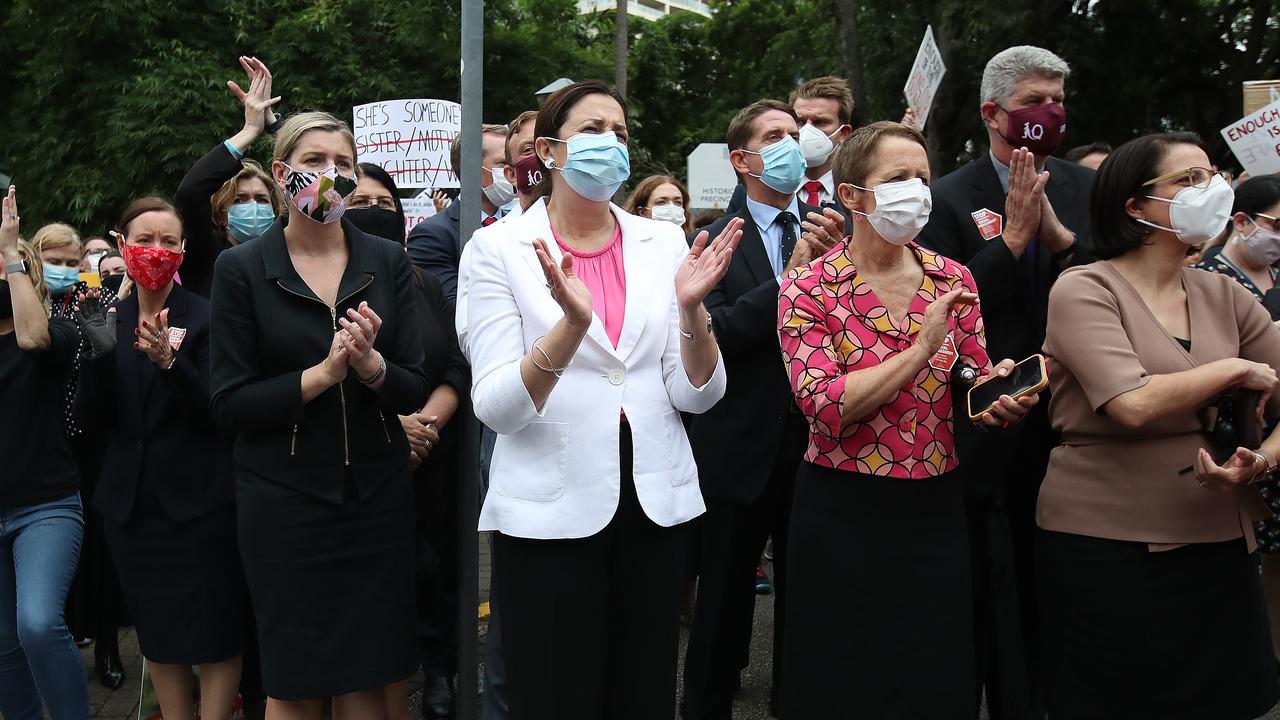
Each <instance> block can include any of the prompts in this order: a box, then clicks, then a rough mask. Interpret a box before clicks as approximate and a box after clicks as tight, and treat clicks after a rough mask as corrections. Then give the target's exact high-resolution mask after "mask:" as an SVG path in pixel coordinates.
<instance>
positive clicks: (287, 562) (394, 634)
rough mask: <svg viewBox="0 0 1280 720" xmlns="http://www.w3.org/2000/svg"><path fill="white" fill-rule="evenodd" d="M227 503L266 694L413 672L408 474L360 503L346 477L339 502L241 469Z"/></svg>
mask: <svg viewBox="0 0 1280 720" xmlns="http://www.w3.org/2000/svg"><path fill="white" fill-rule="evenodd" d="M348 475H350V474H348ZM236 501H237V504H238V507H239V517H240V553H241V556H242V557H243V559H244V569H245V575H246V577H247V578H248V581H249V592H250V594H251V595H252V597H253V610H254V614H255V617H256V619H257V624H258V643H259V647H260V648H261V650H262V684H263V688H264V689H265V690H266V692H267V695H269V696H270V697H273V698H276V699H279V700H309V699H315V698H325V697H334V696H337V695H345V694H347V693H352V692H358V691H361V690H370V689H373V688H378V687H382V686H384V685H389V684H391V683H394V682H398V681H400V680H404V679H405V678H407V677H409V676H410V675H412V674H413V673H414V671H415V670H417V668H418V658H417V651H416V648H415V645H416V641H415V632H414V624H415V610H414V550H415V547H414V542H415V541H414V517H413V515H414V512H413V510H414V501H413V489H412V487H411V485H410V481H409V473H408V468H407V467H406V468H405V471H404V472H403V473H400V474H398V475H397V476H396V477H394V478H391V479H389V480H387V481H386V482H385V483H384V484H383V485H382V487H381V488H379V489H378V490H377V491H375V492H374V493H373V494H372V495H370V496H369V497H368V498H366V499H364V500H361V499H360V498H359V497H358V495H357V494H356V493H355V492H354V483H353V481H352V479H351V477H350V476H348V478H347V492H346V493H345V500H344V502H342V503H341V504H336V503H331V502H328V501H325V500H320V499H318V498H315V497H311V496H309V495H304V494H302V493H299V492H297V491H295V490H293V489H290V488H288V487H286V486H284V485H281V484H279V483H275V482H272V481H270V480H268V479H266V478H263V477H261V476H259V475H256V474H254V473H251V472H249V471H247V470H245V469H244V468H243V467H241V468H238V469H237V478H236Z"/></svg>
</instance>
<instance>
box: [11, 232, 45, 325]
mask: <svg viewBox="0 0 1280 720" xmlns="http://www.w3.org/2000/svg"><path fill="white" fill-rule="evenodd" d="M18 257H19V258H20V259H22V260H25V261H26V263H27V277H29V278H31V286H32V287H34V288H35V289H36V297H38V298H40V304H41V305H42V306H43V307H44V312H45V314H46V315H47V314H48V313H49V288H48V287H46V286H45V284H44V265H43V264H42V263H41V262H40V254H39V253H37V252H36V250H35V248H33V247H31V244H30V243H28V242H26V241H25V240H21V239H20V240H18Z"/></svg>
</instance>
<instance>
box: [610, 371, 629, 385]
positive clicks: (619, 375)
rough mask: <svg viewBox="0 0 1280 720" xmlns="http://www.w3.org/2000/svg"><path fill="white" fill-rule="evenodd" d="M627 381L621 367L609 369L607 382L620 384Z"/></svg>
mask: <svg viewBox="0 0 1280 720" xmlns="http://www.w3.org/2000/svg"><path fill="white" fill-rule="evenodd" d="M626 381H627V372H626V371H625V370H622V369H621V368H619V369H617V370H610V371H609V384H610V385H621V384H622V383H624V382H626Z"/></svg>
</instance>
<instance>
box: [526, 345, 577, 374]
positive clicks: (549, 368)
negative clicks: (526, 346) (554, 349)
mask: <svg viewBox="0 0 1280 720" xmlns="http://www.w3.org/2000/svg"><path fill="white" fill-rule="evenodd" d="M544 337H546V335H542V336H540V337H539V338H538V339H537V340H534V341H533V349H534V350H537V351H538V352H539V353H542V357H543V359H545V360H546V361H547V364H546V366H544V365H542V363H539V362H538V358H537V357H536V356H534V355H530V356H529V361H530V362H532V363H533V366H534V367H536V368H538V369H539V370H541V371H543V372H549V373H551V374H552V375H555V376H556V377H561V376H563V375H564V371H565V370H568V369H569V368H570V366H572V365H573V358H570V359H569V364H568V365H565V366H564V367H559V368H558V367H556V366H555V365H556V364H555V363H554V362H552V361H551V356H550V355H548V354H547V351H546V350H543V349H542V346H541V345H539V344H538V343H540V342H542V338H544Z"/></svg>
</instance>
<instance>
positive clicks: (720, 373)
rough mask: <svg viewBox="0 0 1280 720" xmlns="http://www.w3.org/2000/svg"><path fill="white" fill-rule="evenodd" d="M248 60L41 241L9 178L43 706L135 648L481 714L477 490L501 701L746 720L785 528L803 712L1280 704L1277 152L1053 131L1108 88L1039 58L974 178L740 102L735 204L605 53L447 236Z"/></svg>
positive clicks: (29, 546) (351, 144) (263, 676)
mask: <svg viewBox="0 0 1280 720" xmlns="http://www.w3.org/2000/svg"><path fill="white" fill-rule="evenodd" d="M240 64H241V67H242V69H243V70H244V72H245V73H246V75H247V77H248V81H249V86H248V88H247V89H244V88H242V87H241V86H240V85H239V84H237V83H235V82H230V83H228V88H229V90H230V91H231V93H232V94H233V96H234V97H235V99H236V100H237V101H238V102H239V103H241V104H242V105H243V109H244V125H243V127H242V128H240V129H239V130H238V131H237V132H235V133H234V134H231V135H230V136H229V137H228V138H227V139H225V140H223V141H219V142H217V143H216V144H215V145H214V146H213V147H212V149H211V150H210V151H209V153H207V154H206V155H205V156H204V157H202V158H199V159H198V160H195V162H194V164H193V165H192V167H191V170H190V171H189V172H188V173H187V175H186V177H184V178H183V180H182V182H181V184H180V185H179V187H178V188H177V189H176V191H175V193H174V194H173V198H172V200H168V199H165V198H162V197H154V196H143V197H138V198H136V199H135V200H133V201H132V202H131V203H130V204H129V205H128V207H126V208H125V209H124V210H123V212H122V214H121V216H120V219H119V222H118V223H117V224H116V225H115V226H114V227H113V228H112V229H111V231H110V232H108V233H106V234H105V235H103V236H93V237H88V238H84V239H82V238H81V236H80V235H79V233H78V232H77V230H76V229H75V228H72V227H70V226H68V225H65V224H59V223H53V224H48V225H45V226H43V227H40V228H38V229H35V230H34V231H33V232H31V233H30V234H29V235H28V236H26V237H27V238H29V239H24V236H23V235H22V234H21V233H22V230H23V228H22V225H21V214H20V212H19V195H18V191H17V188H16V187H9V188H8V189H7V193H6V194H5V197H4V198H3V206H2V208H0V253H2V254H3V270H4V274H3V279H0V409H3V412H2V413H0V415H2V416H3V419H2V420H0V454H3V455H4V456H5V457H6V458H7V459H8V460H9V468H10V471H9V472H6V473H4V474H2V475H0V715H3V717H4V718H6V720H36V719H38V718H41V717H43V716H44V713H46V712H47V713H48V715H49V716H50V717H52V718H54V720H82V719H84V718H88V717H89V703H88V689H87V684H86V680H87V678H86V677H85V671H84V667H83V665H82V662H81V657H80V653H79V650H78V648H77V644H79V643H88V642H92V643H93V644H94V652H95V660H96V663H95V668H94V669H95V674H96V676H97V678H96V679H97V681H98V682H100V683H102V684H104V685H107V686H109V687H119V686H120V685H121V684H122V683H123V682H124V679H125V676H126V674H127V671H126V669H125V668H124V667H123V665H122V663H121V662H120V657H119V650H118V645H117V643H118V633H119V628H120V627H125V626H133V627H135V628H136V631H137V636H138V643H139V646H140V649H141V652H142V654H143V656H144V657H145V658H146V659H147V661H148V668H149V673H150V676H151V678H152V681H153V683H154V686H155V688H156V694H157V697H158V699H159V702H160V705H161V708H162V712H163V714H164V717H166V718H168V719H169V720H182V719H183V718H195V717H197V707H196V704H195V702H194V700H193V694H194V688H195V685H196V679H197V671H198V686H199V693H198V694H199V710H198V716H199V717H203V718H205V719H206V720H212V719H216V718H229V717H231V715H232V713H233V712H235V711H236V709H237V708H238V707H243V709H244V711H245V712H246V714H247V715H249V716H251V717H252V716H258V717H262V716H265V717H266V718H270V719H271V720H295V719H296V720H320V718H322V717H323V716H324V715H325V712H326V710H325V707H326V704H330V705H331V708H332V710H331V712H332V717H334V718H338V719H340V720H350V719H359V720H366V719H369V718H385V719H386V720H405V719H407V718H408V717H409V716H410V708H409V704H408V689H409V682H410V678H411V677H412V676H413V675H414V674H415V673H416V672H418V671H419V670H421V672H422V675H423V682H424V688H423V694H422V698H423V699H422V714H423V716H424V717H427V718H450V717H453V716H454V712H455V708H454V700H455V698H454V694H455V688H454V685H453V678H454V676H455V675H456V673H457V671H458V668H457V664H458V653H457V637H456V635H457V633H456V627H455V618H456V617H457V607H458V603H459V601H460V600H466V599H460V598H459V597H458V591H457V586H456V571H457V564H458V558H457V554H458V552H457V546H456V536H457V530H458V522H459V518H458V516H457V512H456V506H457V501H458V493H459V492H460V491H461V492H469V491H471V488H472V486H471V484H470V482H471V480H473V479H474V478H475V477H476V475H477V474H478V475H479V477H480V484H481V487H480V492H481V493H482V497H483V505H482V510H481V514H480V519H479V526H478V527H477V528H476V530H478V531H480V532H489V533H492V534H493V535H492V536H493V543H492V548H493V590H492V606H491V617H490V626H489V632H488V636H487V640H486V647H485V666H484V671H485V682H484V687H485V694H484V698H483V701H484V707H483V717H484V718H485V719H486V720H506V719H508V718H509V719H512V720H553V719H554V720H605V719H606V718H607V719H608V720H627V719H635V720H658V719H661V720H668V719H669V718H672V717H675V716H677V714H678V715H679V716H680V717H683V718H685V719H686V720H727V719H728V718H731V717H732V716H733V703H734V697H735V694H736V693H737V692H738V690H739V688H740V686H741V678H742V672H743V671H744V670H745V669H746V668H747V667H748V666H749V665H751V664H752V662H753V659H752V658H751V654H750V649H749V645H750V640H751V636H752V625H753V622H754V619H755V593H756V589H757V587H759V578H760V576H761V575H763V573H764V571H763V570H762V569H761V567H760V564H761V557H762V555H763V554H764V553H765V552H766V546H767V545H768V546H769V547H770V548H771V550H770V551H769V552H770V555H771V559H772V563H773V565H772V568H773V573H774V574H773V578H772V583H771V587H772V588H773V590H774V592H775V593H776V601H775V603H774V605H773V608H774V616H773V647H772V653H771V655H772V657H771V658H756V659H755V660H754V662H757V663H764V664H765V665H766V667H765V668H764V669H763V670H762V671H763V672H764V673H765V674H766V675H767V676H768V677H769V678H770V683H769V684H770V706H771V710H772V713H773V714H774V715H775V716H776V717H779V718H783V719H784V720H813V719H814V718H897V717H927V718H976V717H977V716H978V713H979V707H980V706H981V705H982V704H983V703H984V699H985V705H986V707H987V709H988V712H989V715H990V717H991V718H993V719H995V720H1021V719H1023V718H1046V717H1047V718H1050V719H1051V720H1062V719H1065V720H1070V719H1072V718H1099V717H1128V718H1162V719H1164V718H1188V719H1191V718H1215V719H1224V720H1230V719H1232V718H1238V719H1240V720H1245V719H1247V718H1254V717H1257V716H1259V715H1262V714H1264V713H1265V712H1266V711H1267V710H1269V709H1270V708H1271V707H1272V706H1274V705H1275V704H1276V702H1277V701H1278V700H1280V681H1278V672H1277V667H1278V664H1280V663H1278V660H1277V658H1278V657H1280V560H1277V558H1280V520H1278V519H1276V517H1275V513H1276V512H1280V485H1277V480H1276V479H1275V470H1276V468H1277V458H1278V457H1280V434H1275V433H1274V429H1275V428H1276V424H1275V422H1274V421H1275V420H1276V418H1277V417H1280V395H1277V394H1275V392H1274V391H1275V389H1276V386H1277V384H1278V380H1277V369H1280V331H1277V322H1280V288H1278V287H1277V284H1276V279H1277V267H1278V265H1277V263H1280V178H1277V177H1276V176H1264V177H1255V178H1249V179H1247V180H1233V179H1232V178H1229V177H1227V176H1226V175H1225V174H1224V173H1220V172H1219V171H1218V169H1217V167H1216V166H1215V164H1214V162H1213V160H1212V159H1211V158H1210V157H1209V155H1208V153H1207V151H1206V148H1205V145H1204V143H1203V142H1202V141H1201V140H1200V138H1198V137H1196V136H1195V135H1193V134H1188V133H1178V132H1170V133H1160V134H1152V135H1146V136H1142V137H1138V138H1134V139H1131V140H1129V141H1127V142H1124V143H1123V144H1121V145H1119V146H1118V147H1116V148H1112V147H1111V146H1110V145H1108V144H1106V143H1102V142H1093V143H1089V144H1086V145H1081V146H1079V147H1077V148H1074V149H1072V150H1070V151H1069V152H1067V153H1065V158H1064V159H1059V158H1057V157H1055V155H1056V153H1058V152H1059V150H1061V149H1062V145H1063V141H1064V138H1065V135H1066V130H1067V110H1066V102H1065V98H1066V96H1067V87H1068V82H1069V78H1070V67H1069V65H1068V64H1067V63H1066V62H1065V61H1064V60H1063V59H1061V58H1059V57H1058V56H1056V55H1055V54H1053V53H1052V52H1050V51H1048V50H1045V49H1042V48H1037V47H1031V46H1018V47H1012V48H1009V49H1007V50H1005V51H1003V52H1001V53H999V54H997V55H996V56H994V57H993V58H991V60H990V61H989V62H988V63H987V65H986V67H985V70H984V72H983V76H982V82H981V87H980V88H979V93H978V94H979V98H978V105H977V110H978V114H979V117H980V119H981V121H982V122H983V123H984V124H985V127H986V130H987V135H988V138H989V146H988V147H989V149H988V150H985V151H983V152H981V153H980V154H979V156H978V157H977V158H975V159H974V160H973V161H972V162H970V163H969V164H967V165H965V166H963V167H961V168H959V169H957V170H955V171H954V172H951V173H949V174H947V175H944V176H942V177H937V178H935V177H934V173H933V170H932V168H931V166H930V162H929V155H928V143H927V141H926V138H925V136H924V135H923V134H922V133H921V132H920V130H919V129H918V128H917V127H916V124H917V123H916V117H915V113H914V112H913V111H912V110H910V109H908V110H907V111H906V113H905V115H904V116H903V117H902V119H901V121H900V122H897V121H887V120H886V121H879V122H872V123H870V124H868V125H865V126H862V127H855V125H854V122H853V110H854V107H853V97H852V93H851V91H850V88H849V85H848V84H847V82H845V81H844V80H842V79H840V78H834V77H824V78H816V79H812V80H808V81H806V82H804V83H802V84H801V85H800V86H798V87H797V88H796V89H795V91H794V92H793V93H792V95H791V96H790V98H789V99H788V101H786V102H783V101H781V100H777V99H762V100H759V101H757V102H754V103H752V104H750V105H748V106H746V107H744V108H742V109H741V110H740V111H739V112H738V113H737V114H736V115H735V116H734V117H733V119H732V121H731V122H730V123H729V125H728V127H727V128H726V130H725V138H726V142H727V144H728V150H729V162H730V164H731V165H732V167H733V169H734V171H735V173H736V174H737V177H738V180H739V184H738V187H737V189H736V192H735V193H734V196H733V199H732V201H731V202H730V203H729V205H728V207H726V208H725V209H724V210H722V211H713V212H704V213H699V214H697V215H694V214H693V213H692V211H691V208H690V201H689V193H688V191H687V190H686V188H685V186H684V185H683V184H682V183H681V181H680V180H679V179H678V178H676V177H674V176H672V175H667V174H659V175H653V176H649V177H645V178H639V179H635V178H632V176H631V161H630V156H629V153H628V147H627V146H628V140H629V135H630V126H629V124H628V109H627V99H626V98H625V97H623V96H622V95H620V94H618V93H617V92H616V91H615V90H614V89H612V88H611V87H610V86H608V85H606V84H604V83H601V82H596V81H585V82H577V83H572V84H570V85H568V86H567V87H564V88H561V89H560V90H558V91H556V92H555V93H553V94H552V95H550V97H548V98H547V99H546V100H545V101H544V102H543V103H542V104H541V106H540V107H538V108H536V109H532V108H531V109H530V110H528V111H526V112H523V113H521V114H520V115H519V116H517V117H516V118H515V119H514V120H512V121H511V122H510V123H508V124H505V125H497V124H494V125H484V126H483V128H482V132H481V138H480V139H481V145H482V147H481V161H480V164H479V165H478V166H475V167H470V166H466V165H464V163H463V162H462V153H461V140H460V139H459V140H455V141H454V144H453V147H452V149H451V150H452V152H451V161H452V165H453V170H454V171H455V172H456V173H457V175H458V176H459V177H460V178H462V179H463V180H464V182H470V181H472V180H473V179H474V178H477V177H478V179H479V183H478V185H479V187H480V189H481V192H482V196H481V197H480V198H479V208H480V212H481V215H480V217H477V218H473V219H471V220H474V221H475V223H477V224H478V225H479V227H480V229H479V230H477V231H476V232H475V233H474V234H473V235H472V236H471V237H470V238H465V237H463V232H464V227H470V226H471V225H472V224H473V223H472V222H464V221H463V218H462V211H463V208H464V204H463V203H462V202H458V201H454V202H449V201H448V199H447V198H446V197H444V196H443V195H439V194H437V196H436V198H435V201H436V203H437V207H438V208H439V210H440V211H439V212H438V213H437V214H436V215H434V216H433V217H431V218H429V219H427V220H426V221H424V222H422V223H421V224H419V225H418V226H417V227H414V228H413V229H412V230H411V231H409V232H407V233H406V231H405V219H404V210H403V205H402V201H401V191H400V190H399V189H398V188H397V186H396V183H395V181H394V179H393V178H392V177H391V176H390V175H389V174H388V173H387V172H386V171H384V170H383V169H382V168H380V167H378V166H376V165H371V164H368V163H361V162H359V157H358V153H357V148H356V143H355V139H354V137H353V135H352V133H351V130H350V129H349V127H348V126H347V125H346V124H345V123H344V122H343V121H341V120H339V119H338V118H336V117H334V116H333V115H331V114H328V113H325V112H319V111H308V112H298V113H294V114H292V115H289V116H283V115H278V114H277V113H276V112H275V111H274V110H273V107H274V106H275V105H276V104H277V103H278V102H279V101H280V100H281V98H280V97H278V96H273V94H272V91H273V88H272V85H273V78H272V75H271V72H270V70H269V69H268V68H267V66H266V65H265V64H264V63H263V62H262V61H260V60H258V59H257V58H252V57H244V58H241V59H240ZM264 135H266V136H269V137H270V139H271V143H272V153H271V163H270V165H269V166H267V165H265V164H259V163H257V162H255V161H253V160H252V159H249V158H247V157H246V154H247V153H248V152H249V150H250V149H251V147H252V146H253V145H254V143H255V142H257V141H258V140H259V139H260V138H262V137H263V136H264ZM633 180H638V181H636V182H634V183H632V185H631V187H632V190H631V192H630V195H629V197H627V198H626V200H625V202H624V203H621V204H615V203H614V202H613V201H614V199H615V198H618V197H620V195H621V193H622V191H623V188H624V187H626V186H627V184H628V183H629V182H631V181H633ZM26 192H31V190H27V189H25V188H24V193H26ZM1039 356H1043V358H1041V357H1039ZM1026 367H1032V368H1035V367H1039V368H1041V375H1042V378H1041V379H1042V382H1040V383H1038V384H1037V383H1029V384H1024V385H1019V384H1018V378H1020V377H1021V376H1022V374H1023V370H1024V369H1025V368H1026ZM987 383H993V384H991V385H987ZM1046 384H1047V388H1045V387H1044V386H1045V385H1046ZM984 385H985V386H986V387H985V388H984V387H983V386H984ZM1042 388H1044V389H1042ZM979 390H982V391H986V392H978V391H979ZM975 396H989V399H987V400H982V401H981V402H979V404H977V405H975V404H974V403H975V402H976V401H975V400H974V398H975ZM468 405H469V406H470V408H471V409H472V410H473V412H474V414H475V416H476V417H477V418H478V419H479V421H480V422H481V423H482V424H483V431H482V434H481V440H480V443H481V444H480V448H479V458H480V467H479V468H468V467H462V466H461V465H460V463H459V453H458V449H459V448H458V446H459V442H460V437H461V435H460V432H459V430H458V427H457V426H458V423H457V422H455V420H456V419H457V417H458V415H459V413H460V412H463V411H464V409H465V408H466V407H467V406H468ZM682 615H684V616H686V620H687V622H688V625H689V628H688V643H687V647H686V651H685V657H684V669H683V676H682V677H683V692H682V693H678V692H677V682H678V673H677V661H678V659H679V658H678V654H679V647H680V642H679V639H680V633H681V618H682ZM678 696H681V697H682V698H683V699H682V702H681V703H680V704H679V707H677V697H678Z"/></svg>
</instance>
